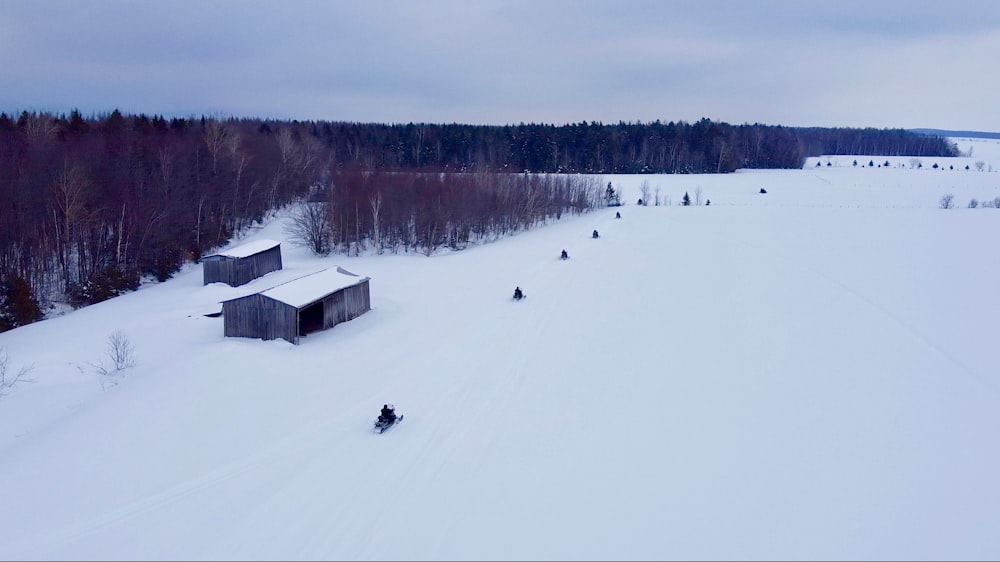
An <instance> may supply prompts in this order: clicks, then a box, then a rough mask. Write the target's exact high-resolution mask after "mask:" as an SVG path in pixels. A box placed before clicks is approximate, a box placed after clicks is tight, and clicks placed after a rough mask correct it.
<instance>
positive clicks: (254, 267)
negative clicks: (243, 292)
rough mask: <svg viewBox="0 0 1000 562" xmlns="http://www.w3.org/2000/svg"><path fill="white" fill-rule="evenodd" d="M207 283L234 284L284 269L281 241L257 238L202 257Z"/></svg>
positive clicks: (242, 283) (243, 282) (236, 285)
mask: <svg viewBox="0 0 1000 562" xmlns="http://www.w3.org/2000/svg"><path fill="white" fill-rule="evenodd" d="M201 261H202V272H203V274H204V277H205V282H204V284H205V285H208V284H209V283H225V284H227V285H230V286H232V287H239V286H240V285H246V284H247V283H249V282H251V281H253V280H254V279H256V278H258V277H261V276H263V275H265V274H267V273H270V272H272V271H277V270H279V269H281V242H275V241H274V240H257V241H255V242H250V243H247V244H243V245H242V246H237V247H235V248H230V249H229V250H226V251H225V252H220V253H218V254H213V255H211V256H206V257H204V258H202V260H201Z"/></svg>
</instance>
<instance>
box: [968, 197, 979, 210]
mask: <svg viewBox="0 0 1000 562" xmlns="http://www.w3.org/2000/svg"><path fill="white" fill-rule="evenodd" d="M978 206H979V201H976V200H975V199H973V200H972V201H969V208H970V209H975V208H976V207H978Z"/></svg>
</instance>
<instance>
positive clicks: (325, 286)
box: [260, 266, 368, 308]
mask: <svg viewBox="0 0 1000 562" xmlns="http://www.w3.org/2000/svg"><path fill="white" fill-rule="evenodd" d="M366 279H368V278H367V277H360V276H358V275H357V274H354V273H351V272H350V271H347V270H346V269H344V268H342V267H339V266H338V267H331V268H328V269H323V270H320V271H317V272H315V273H310V274H309V275H305V276H302V277H299V278H298V279H293V280H291V281H288V282H286V283H282V284H281V285H278V286H276V287H272V288H270V289H268V290H266V291H261V293H260V294H261V295H263V296H265V297H268V298H271V299H274V300H276V301H279V302H283V303H285V304H287V305H289V306H294V307H296V308H302V307H303V306H306V305H307V304H311V303H314V302H316V301H318V300H320V299H322V298H323V297H325V296H327V295H331V294H333V293H336V292H337V291H339V290H341V289H344V288H347V287H351V286H353V285H357V284H358V283H361V282H362V281H364V280H366Z"/></svg>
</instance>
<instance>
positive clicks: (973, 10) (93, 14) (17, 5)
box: [0, 0, 1000, 131]
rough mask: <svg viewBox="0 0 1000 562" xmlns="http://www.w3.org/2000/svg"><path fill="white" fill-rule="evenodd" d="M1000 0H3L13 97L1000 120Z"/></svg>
mask: <svg viewBox="0 0 1000 562" xmlns="http://www.w3.org/2000/svg"><path fill="white" fill-rule="evenodd" d="M998 67H1000V2H998V1H996V0H978V1H969V0H948V1H943V0H935V1H926V0H881V1H880V0H865V1H853V0H840V1H836V0H827V1H823V2H812V1H809V0H754V1H749V0H748V1H737V0H731V1H721V0H694V1H684V2H680V1H655V0H651V1H633V0H608V1H586V0H554V1H547V0H524V1H520V0H510V1H504V0H423V1H421V2H409V1H394V2H388V1H385V2H383V1H378V0H352V1H335V0H323V1H302V0H282V1H280V2H279V1H270V2H264V1H210V0H204V1H201V0H198V1H195V0H191V1H180V0H167V1H140V0H134V1H111V0H64V1H46V0H0V111H4V112H7V113H16V112H20V111H22V110H44V111H54V112H58V113H67V112H69V111H70V110H71V109H73V108H78V109H80V110H81V111H82V112H83V113H84V114H85V115H93V114H103V113H107V112H110V111H111V110H112V109H115V108H118V109H120V110H122V111H123V112H126V113H146V114H149V115H164V116H167V117H175V116H179V117H186V116H191V115H198V116H200V115H215V116H222V117H228V116H237V117H244V116H246V117H270V118H278V119H302V120H309V119H323V120H335V121H366V122H367V121H374V122H383V123H406V122H414V123H417V122H426V123H452V122H458V123H476V124H480V123H482V124H507V123H510V124H517V123H520V122H525V123H528V122H535V123H539V122H544V123H554V124H564V123H574V122H580V121H601V122H604V123H617V122H618V121H644V122H645V121H653V120H656V119H659V120H661V121H681V120H683V121H688V122H691V121H697V120H698V119H700V118H702V117H707V118H709V119H713V120H718V121H725V122H728V123H733V124H741V123H766V124H771V125H788V126H824V127H826V126H845V127H878V128H883V127H903V128H915V127H931V128H941V129H971V130H980V131H1000V104H998V101H1000V94H998V92H1000V68H998Z"/></svg>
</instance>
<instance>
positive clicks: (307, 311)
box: [299, 301, 323, 336]
mask: <svg viewBox="0 0 1000 562" xmlns="http://www.w3.org/2000/svg"><path fill="white" fill-rule="evenodd" d="M322 329H323V301H319V302H314V303H313V304H311V305H309V306H307V307H305V308H303V309H302V311H301V312H299V335H300V336H304V335H306V334H311V333H313V332H318V331H319V330H322Z"/></svg>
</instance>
